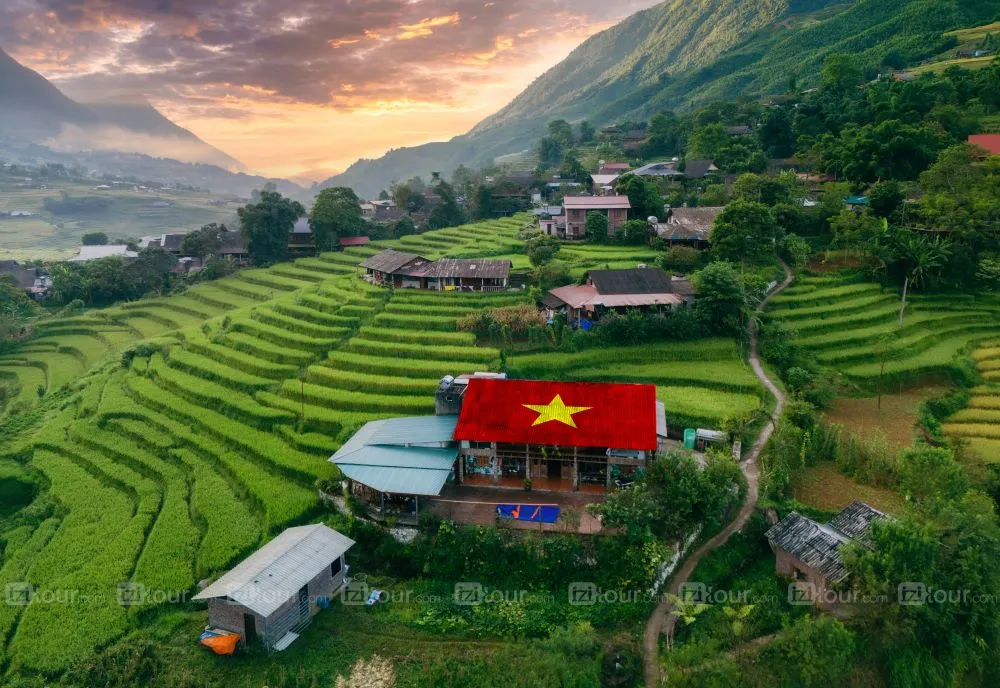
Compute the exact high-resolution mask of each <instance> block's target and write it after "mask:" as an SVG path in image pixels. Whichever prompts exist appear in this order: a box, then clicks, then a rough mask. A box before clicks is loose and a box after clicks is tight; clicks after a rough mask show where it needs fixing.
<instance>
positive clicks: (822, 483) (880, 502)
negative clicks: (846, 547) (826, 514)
mask: <svg viewBox="0 0 1000 688" xmlns="http://www.w3.org/2000/svg"><path fill="white" fill-rule="evenodd" d="M792 497H794V498H795V500H796V501H799V502H802V503H803V504H805V505H806V506H810V507H812V508H813V509H820V510H822V511H840V510H841V509H843V508H844V507H845V506H847V505H848V504H850V503H851V502H852V501H854V500H856V499H859V500H861V501H863V502H865V503H866V504H871V505H872V506H873V507H875V508H876V509H879V510H880V511H885V512H886V513H890V514H892V513H897V514H898V513H900V512H901V511H902V509H903V507H904V505H905V504H906V500H905V498H904V497H903V496H902V495H901V494H899V493H898V492H894V491H893V490H889V489H886V488H881V487H875V486H873V485H864V484H862V483H859V482H857V481H855V480H852V479H851V478H849V477H847V476H846V475H844V474H843V473H841V472H840V471H839V470H838V469H837V466H836V465H835V464H833V463H830V462H827V461H822V462H820V463H817V464H815V465H813V466H806V467H805V468H802V469H799V470H797V471H796V472H795V476H794V478H793V480H792Z"/></svg>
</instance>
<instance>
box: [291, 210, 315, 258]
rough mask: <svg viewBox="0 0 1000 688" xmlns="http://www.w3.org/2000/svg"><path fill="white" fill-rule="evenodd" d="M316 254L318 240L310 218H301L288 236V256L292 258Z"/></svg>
mask: <svg viewBox="0 0 1000 688" xmlns="http://www.w3.org/2000/svg"><path fill="white" fill-rule="evenodd" d="M315 252H316V240H315V238H314V237H313V231H312V227H310V226H309V218H308V217H300V218H299V219H298V220H296V221H295V226H294V227H292V231H291V232H289V234H288V254H289V255H291V256H301V255H311V254H313V253H315Z"/></svg>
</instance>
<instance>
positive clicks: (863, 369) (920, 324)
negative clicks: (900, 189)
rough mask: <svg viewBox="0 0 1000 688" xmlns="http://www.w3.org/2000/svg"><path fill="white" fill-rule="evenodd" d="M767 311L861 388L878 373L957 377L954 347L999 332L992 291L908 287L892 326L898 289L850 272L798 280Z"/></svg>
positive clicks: (902, 377)
mask: <svg viewBox="0 0 1000 688" xmlns="http://www.w3.org/2000/svg"><path fill="white" fill-rule="evenodd" d="M768 314H770V315H771V316H773V317H775V318H777V319H780V320H783V321H785V323H787V324H788V325H789V326H790V327H791V328H792V329H794V330H795V331H796V333H797V342H798V343H799V344H800V345H801V346H803V347H804V348H805V349H807V350H808V351H809V352H810V353H812V354H813V355H814V356H815V357H816V360H817V361H818V362H819V363H820V364H821V365H823V366H826V367H828V368H831V369H834V370H836V371H838V372H840V373H842V374H843V376H844V379H845V380H846V381H847V382H848V383H849V384H852V385H854V386H856V387H857V388H859V389H860V390H863V391H873V390H874V389H875V388H876V386H877V385H878V381H879V379H880V378H881V379H882V381H883V383H901V384H907V383H910V382H915V381H919V380H920V379H922V378H930V377H942V376H960V375H962V356H961V354H962V353H963V352H965V351H967V350H968V349H969V348H970V347H973V346H974V345H975V344H976V343H977V342H980V341H983V340H985V339H989V338H990V337H995V336H997V335H998V334H1000V302H998V301H997V300H996V297H995V296H994V295H990V294H983V295H972V294H961V295H934V296H925V295H922V294H919V293H918V294H913V295H911V297H910V299H909V301H908V305H907V308H906V314H905V317H904V320H903V326H902V327H899V325H898V316H899V294H898V293H897V292H896V291H895V290H884V289H882V288H881V287H879V285H877V284H871V283H867V282H862V281H860V280H858V279H857V278H855V277H854V276H852V275H849V274H847V275H835V276H824V277H805V278H802V279H800V280H797V281H796V282H795V284H794V285H793V286H792V287H791V288H789V289H787V290H786V291H785V292H784V293H782V294H781V295H779V296H778V297H776V298H774V299H773V301H772V305H771V306H770V307H769V308H768ZM883 363H884V364H885V365H884V370H883Z"/></svg>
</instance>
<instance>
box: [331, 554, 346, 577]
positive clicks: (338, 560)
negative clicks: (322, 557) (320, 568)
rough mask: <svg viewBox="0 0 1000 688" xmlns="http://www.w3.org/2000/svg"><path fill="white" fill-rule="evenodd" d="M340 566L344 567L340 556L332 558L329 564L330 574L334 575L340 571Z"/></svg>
mask: <svg viewBox="0 0 1000 688" xmlns="http://www.w3.org/2000/svg"><path fill="white" fill-rule="evenodd" d="M342 568H344V560H343V558H341V557H337V558H336V559H334V560H333V563H332V564H330V575H331V576H336V575H337V574H338V573H340V570H341V569H342Z"/></svg>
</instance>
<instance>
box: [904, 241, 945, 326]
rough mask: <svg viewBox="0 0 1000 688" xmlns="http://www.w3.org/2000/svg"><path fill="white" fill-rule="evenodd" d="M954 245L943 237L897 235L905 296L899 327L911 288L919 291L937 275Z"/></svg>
mask: <svg viewBox="0 0 1000 688" xmlns="http://www.w3.org/2000/svg"><path fill="white" fill-rule="evenodd" d="M951 249H952V243H951V241H949V240H948V239H944V238H942V237H934V239H928V238H927V237H926V236H921V235H919V234H917V233H916V232H908V231H905V230H901V231H899V232H898V233H897V235H896V256H897V258H898V262H899V263H901V264H902V266H903V269H904V278H903V295H902V298H901V299H900V302H899V326H900V327H902V326H903V316H904V315H905V313H906V297H907V293H908V292H909V289H910V287H913V288H915V289H919V288H920V287H921V286H922V285H923V284H924V283H925V282H926V281H927V280H928V279H930V278H931V277H933V276H934V275H936V274H937V273H938V272H939V271H940V270H941V268H942V267H944V264H945V260H946V259H947V258H948V256H949V255H951Z"/></svg>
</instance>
